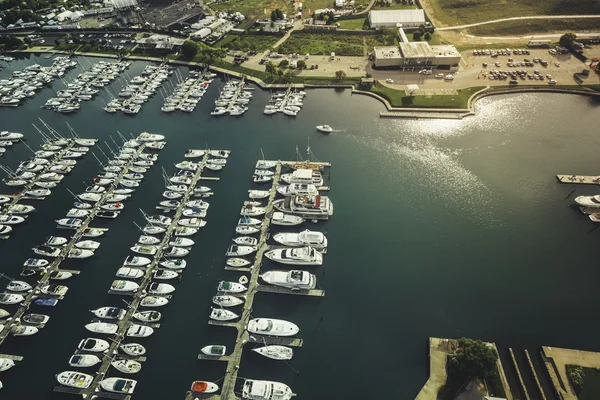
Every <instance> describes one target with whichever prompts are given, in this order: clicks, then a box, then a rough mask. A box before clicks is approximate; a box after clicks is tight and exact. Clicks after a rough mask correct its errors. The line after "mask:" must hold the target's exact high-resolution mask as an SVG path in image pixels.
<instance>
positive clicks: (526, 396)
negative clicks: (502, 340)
mask: <svg viewBox="0 0 600 400" xmlns="http://www.w3.org/2000/svg"><path fill="white" fill-rule="evenodd" d="M508 351H509V352H510V358H511V360H512V362H513V367H515V370H516V371H517V378H518V379H519V389H520V391H521V393H522V394H523V397H524V399H525V400H529V398H530V397H529V393H528V392H527V386H525V382H524V381H523V375H521V370H520V369H519V364H517V359H516V358H515V352H514V351H513V349H512V348H509V349H508Z"/></svg>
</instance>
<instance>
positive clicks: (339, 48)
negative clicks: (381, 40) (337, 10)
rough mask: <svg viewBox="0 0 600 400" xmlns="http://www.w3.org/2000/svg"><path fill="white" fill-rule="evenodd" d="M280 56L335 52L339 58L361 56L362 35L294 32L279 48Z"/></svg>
mask: <svg viewBox="0 0 600 400" xmlns="http://www.w3.org/2000/svg"><path fill="white" fill-rule="evenodd" d="M278 51H279V52H280V53H282V54H290V53H297V54H320V55H328V54H331V53H332V52H335V54H336V55H339V56H362V55H363V54H364V41H363V36H362V35H343V34H326V33H304V32H298V33H296V32H294V33H292V35H291V36H290V37H289V39H288V40H286V41H285V42H283V43H282V44H281V46H279V48H278Z"/></svg>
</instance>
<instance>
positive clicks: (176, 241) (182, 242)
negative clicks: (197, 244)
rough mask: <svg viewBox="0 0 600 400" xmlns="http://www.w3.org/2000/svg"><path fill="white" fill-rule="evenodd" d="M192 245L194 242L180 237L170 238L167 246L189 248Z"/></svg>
mask: <svg viewBox="0 0 600 400" xmlns="http://www.w3.org/2000/svg"><path fill="white" fill-rule="evenodd" d="M193 245H194V241H193V240H192V239H187V238H182V237H175V238H171V240H170V241H169V246H175V247H190V246H193Z"/></svg>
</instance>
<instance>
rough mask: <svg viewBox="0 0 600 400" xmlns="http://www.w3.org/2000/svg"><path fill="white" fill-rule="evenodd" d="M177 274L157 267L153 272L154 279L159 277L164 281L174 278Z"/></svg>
mask: <svg viewBox="0 0 600 400" xmlns="http://www.w3.org/2000/svg"><path fill="white" fill-rule="evenodd" d="M178 276H179V274H178V273H177V272H175V271H168V270H165V269H159V270H158V271H156V272H155V273H154V279H160V280H165V281H169V280H171V279H175V278H177V277H178Z"/></svg>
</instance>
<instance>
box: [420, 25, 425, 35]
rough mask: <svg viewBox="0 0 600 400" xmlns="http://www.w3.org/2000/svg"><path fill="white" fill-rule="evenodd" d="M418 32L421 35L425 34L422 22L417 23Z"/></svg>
mask: <svg viewBox="0 0 600 400" xmlns="http://www.w3.org/2000/svg"><path fill="white" fill-rule="evenodd" d="M419 32H421V35H424V34H425V25H423V24H421V25H419Z"/></svg>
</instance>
